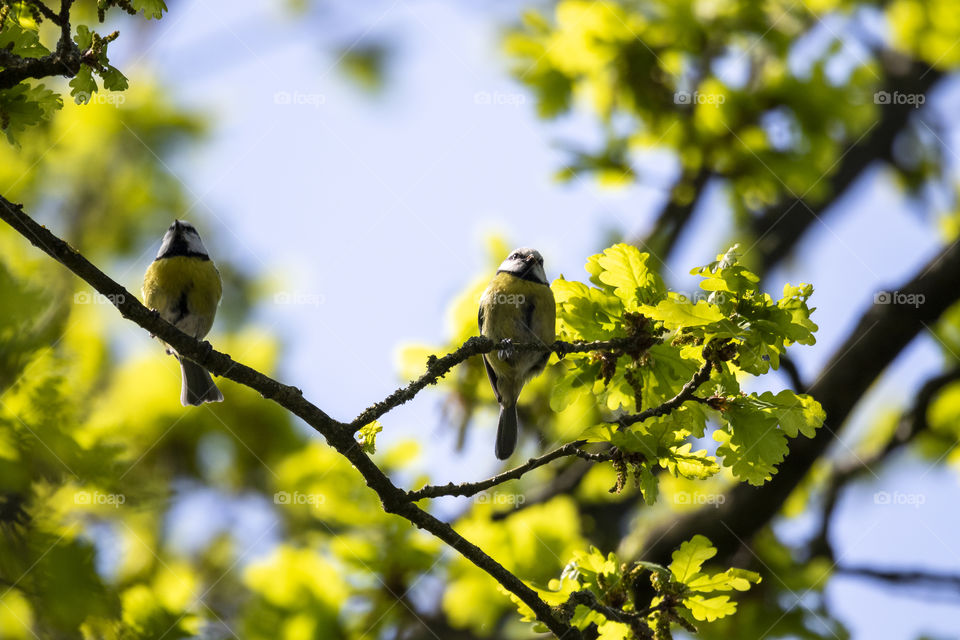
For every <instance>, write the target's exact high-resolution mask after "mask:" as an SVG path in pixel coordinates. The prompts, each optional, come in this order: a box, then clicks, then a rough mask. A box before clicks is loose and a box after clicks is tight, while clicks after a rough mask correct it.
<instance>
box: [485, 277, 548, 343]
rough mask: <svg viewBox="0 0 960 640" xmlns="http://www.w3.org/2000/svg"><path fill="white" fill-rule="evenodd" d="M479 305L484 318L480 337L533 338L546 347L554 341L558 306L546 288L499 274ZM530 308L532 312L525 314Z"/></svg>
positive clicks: (498, 338) (496, 338) (492, 281)
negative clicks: (543, 343) (545, 344)
mask: <svg viewBox="0 0 960 640" xmlns="http://www.w3.org/2000/svg"><path fill="white" fill-rule="evenodd" d="M480 305H481V307H482V308H483V313H484V317H485V320H484V328H483V335H485V336H487V337H488V338H492V339H494V340H500V339H503V338H511V339H514V340H529V339H531V338H536V339H538V340H541V341H543V342H545V343H547V344H549V343H551V342H553V341H554V340H555V339H556V337H555V335H556V314H557V306H556V302H555V301H554V298H553V291H551V290H550V287H549V286H547V285H543V284H540V283H537V282H531V281H529V280H524V279H522V278H518V277H516V276H514V275H511V274H509V273H498V274H497V275H495V276H494V277H493V280H491V281H490V286H489V287H487V290H486V291H485V292H484V293H483V297H482V298H481V300H480ZM531 305H532V306H533V312H532V313H529V314H528V311H529V307H530V306H531ZM528 315H529V317H528ZM528 322H529V324H528ZM531 333H532V334H533V335H530V334H531Z"/></svg>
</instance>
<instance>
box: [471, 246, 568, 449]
mask: <svg viewBox="0 0 960 640" xmlns="http://www.w3.org/2000/svg"><path fill="white" fill-rule="evenodd" d="M478 322H479V325H480V335H483V336H486V337H487V338H490V339H491V340H494V341H500V340H510V341H513V342H517V343H539V344H542V345H544V346H545V347H549V346H550V345H552V344H553V341H554V340H555V339H556V323H557V303H556V301H555V300H554V298H553V291H551V290H550V285H549V284H548V283H547V276H546V274H545V273H544V271H543V257H542V256H541V255H540V252H539V251H536V250H535V249H528V248H525V247H524V248H521V249H516V250H514V251H512V252H511V253H510V255H509V256H507V259H506V260H504V261H503V263H501V265H500V267H499V268H498V269H497V273H496V275H495V276H494V277H493V280H492V281H491V282H490V286H488V287H487V290H486V291H484V292H483V295H482V296H481V297H480V313H479V317H478ZM549 359H550V352H549V351H547V352H539V351H515V350H511V349H504V350H500V351H497V352H496V353H488V354H485V355H484V356H483V364H484V366H485V367H486V369H487V377H489V378H490V384H491V385H492V386H493V393H494V395H495V396H496V397H497V402H498V403H499V404H500V421H499V424H498V426H497V443H496V446H495V448H494V452H495V453H496V455H497V458H499V459H501V460H506V459H507V458H509V457H510V454H512V453H513V450H514V448H516V446H517V398H518V397H519V396H520V390H521V389H523V385H525V384H526V383H527V381H529V380H530V379H531V378H533V377H534V376H536V375H539V374H540V373H541V372H542V371H543V369H544V367H546V366H547V360H549Z"/></svg>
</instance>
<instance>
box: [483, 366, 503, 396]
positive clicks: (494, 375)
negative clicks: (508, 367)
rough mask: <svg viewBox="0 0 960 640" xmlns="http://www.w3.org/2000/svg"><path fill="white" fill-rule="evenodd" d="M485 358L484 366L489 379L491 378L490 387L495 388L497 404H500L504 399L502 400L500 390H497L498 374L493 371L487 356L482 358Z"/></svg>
mask: <svg viewBox="0 0 960 640" xmlns="http://www.w3.org/2000/svg"><path fill="white" fill-rule="evenodd" d="M480 357H481V358H483V366H484V367H485V368H486V370H487V377H488V378H490V386H491V387H493V395H495V396H496V397H497V402H498V403H499V402H500V401H501V400H502V399H501V398H500V390H499V389H498V388H497V373H496V372H495V371H494V370H493V367H491V366H490V362H489V361H488V360H487V356H486V355H483V356H480Z"/></svg>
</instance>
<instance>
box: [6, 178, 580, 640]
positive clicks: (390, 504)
mask: <svg viewBox="0 0 960 640" xmlns="http://www.w3.org/2000/svg"><path fill="white" fill-rule="evenodd" d="M0 219H2V220H4V221H5V222H7V224H9V225H10V226H11V227H13V229H14V230H16V231H17V232H18V233H20V234H21V235H22V236H23V237H25V238H26V239H27V240H29V241H30V242H31V243H32V244H33V245H34V246H36V247H37V248H39V249H40V250H41V251H43V252H44V253H46V254H47V255H49V256H50V257H52V258H53V259H55V260H56V261H58V262H60V263H61V264H63V265H64V266H65V267H67V268H68V269H69V270H70V271H72V272H73V273H74V274H76V275H77V276H79V277H80V278H81V279H82V280H83V281H85V282H86V283H88V284H89V285H91V286H92V287H93V288H94V289H96V290H97V291H98V292H99V293H101V294H103V295H104V296H106V297H107V299H108V300H110V301H111V302H113V304H114V305H115V306H116V307H117V309H118V310H119V311H120V314H121V315H122V316H123V317H124V318H126V319H128V320H130V321H131V322H133V323H135V324H137V325H139V326H140V327H141V328H143V329H145V330H147V331H148V332H150V333H151V334H153V335H155V336H157V337H158V338H160V339H161V340H163V341H164V342H166V343H167V344H169V345H170V346H171V347H173V349H174V350H176V351H177V353H178V354H180V355H181V356H183V357H186V358H188V359H190V360H192V361H194V362H196V363H197V364H199V365H201V366H203V367H204V368H205V369H207V370H208V371H210V372H211V373H213V374H216V375H218V376H222V377H224V378H228V379H230V380H233V381H234V382H237V383H239V384H242V385H245V386H247V387H249V388H251V389H253V390H255V391H258V392H259V393H260V394H262V395H263V397H264V398H268V399H270V400H273V401H274V402H276V403H277V404H279V405H280V406H281V407H283V408H284V409H286V410H288V411H290V412H291V413H293V414H294V415H296V416H298V417H299V418H301V419H302V420H303V421H304V422H306V423H307V424H308V425H310V426H311V427H312V428H313V429H315V430H316V431H317V432H318V433H320V434H321V435H322V436H323V437H324V438H326V440H327V443H328V444H329V445H330V446H332V447H333V448H334V449H336V450H337V452H338V453H340V454H341V455H343V456H344V457H346V458H347V459H348V460H349V461H350V462H351V464H353V466H354V467H356V469H357V471H358V472H360V474H361V475H362V476H363V479H364V481H365V482H366V484H367V486H368V487H370V488H371V489H373V490H374V491H375V492H376V493H377V496H378V497H379V498H380V500H381V503H382V506H383V509H384V511H386V512H387V513H392V514H395V515H398V516H401V517H403V518H405V519H407V520H409V521H410V522H411V523H412V524H413V525H414V526H416V527H418V528H421V529H425V530H426V531H429V532H430V533H431V534H433V535H434V536H436V537H437V538H439V539H440V540H442V541H444V542H445V543H447V544H448V545H449V546H451V547H453V548H454V549H455V550H456V551H457V552H459V553H460V554H461V555H463V556H464V557H465V558H466V559H467V560H469V561H470V562H472V563H473V564H475V565H476V566H477V567H479V568H480V569H482V570H483V571H485V572H487V573H488V574H490V576H492V577H493V578H494V579H495V580H496V581H497V582H499V583H500V584H501V585H503V587H504V588H505V589H507V590H508V591H510V592H511V593H513V594H514V595H516V596H517V597H518V598H519V599H520V600H521V601H522V602H523V603H524V604H526V605H527V606H529V607H530V608H531V610H532V611H533V612H534V615H536V617H537V619H538V620H540V621H541V622H543V624H544V625H546V626H547V628H549V629H550V631H551V632H553V633H554V635H556V636H557V637H558V638H561V639H563V640H579V639H580V638H581V637H582V636H581V634H580V632H579V630H577V629H575V628H573V627H571V626H570V625H569V624H567V623H566V622H563V621H562V620H560V619H559V618H558V617H557V615H556V613H555V612H554V610H553V609H552V608H551V607H550V605H548V604H547V603H546V602H544V601H543V600H542V599H541V598H540V596H539V595H537V593H536V592H535V591H534V590H533V589H531V588H530V587H529V586H527V585H526V584H525V583H524V582H523V581H522V580H520V578H518V577H517V576H516V575H514V574H513V573H511V572H510V571H508V570H507V569H506V568H505V567H504V566H503V565H501V564H500V563H499V562H497V561H496V560H494V559H493V558H491V557H490V556H489V555H487V554H486V553H485V552H484V551H483V550H482V549H481V548H480V547H478V546H476V545H475V544H473V543H472V542H470V541H468V540H467V539H466V538H464V537H463V536H461V535H460V534H459V533H457V532H456V531H454V530H453V527H451V526H450V525H449V524H448V523H446V522H443V521H441V520H439V519H437V518H436V517H434V516H432V515H431V514H429V513H427V512H426V511H424V510H423V509H420V508H419V507H417V506H416V505H415V504H413V503H412V502H410V501H409V500H408V499H407V494H406V493H404V491H403V490H401V489H399V488H398V487H397V486H396V485H394V484H393V483H392V482H391V481H390V479H389V478H388V477H387V476H386V475H385V474H384V473H383V471H382V470H381V469H380V468H379V467H378V466H377V465H376V464H374V462H373V461H372V460H371V459H370V457H369V456H368V455H367V454H366V453H365V452H364V451H363V450H362V449H361V447H360V445H359V444H358V443H357V441H356V440H355V439H354V436H353V430H352V429H351V427H350V425H347V424H344V423H342V422H339V421H337V420H334V419H333V418H331V417H330V416H328V415H327V414H326V413H324V412H323V411H322V410H321V409H320V408H318V407H317V406H315V405H314V404H312V403H311V402H310V401H308V400H307V399H305V398H304V397H303V393H302V392H301V391H300V390H299V389H297V388H295V387H291V386H289V385H285V384H283V383H280V382H278V381H276V380H274V379H273V378H270V377H269V376H267V375H264V374H263V373H260V372H259V371H257V370H255V369H252V368H251V367H248V366H246V365H244V364H241V363H239V362H237V361H235V360H233V359H232V358H231V357H230V356H229V355H227V354H225V353H221V352H219V351H216V350H214V349H213V348H212V347H211V346H210V344H209V343H207V342H205V341H200V340H196V339H194V338H192V337H190V336H188V335H187V334H185V333H183V332H182V331H180V330H179V329H177V328H176V327H174V326H173V325H172V324H170V323H168V322H167V321H165V320H164V319H163V318H161V317H160V315H159V314H157V313H156V312H154V311H151V310H150V309H147V308H146V307H145V306H143V305H142V304H141V303H140V301H139V300H137V299H136V297H134V296H133V295H131V294H130V292H128V291H127V290H126V289H124V288H123V287H122V286H120V285H119V284H118V283H117V282H115V281H114V280H113V279H111V278H110V277H109V276H107V275H106V274H105V273H104V272H103V271H101V270H100V269H98V268H97V267H96V266H95V265H94V264H92V263H91V262H90V261H89V260H87V259H86V258H85V257H84V256H83V255H81V254H80V253H79V252H78V251H76V250H75V249H74V248H73V247H71V246H70V245H69V244H67V243H66V242H64V241H63V240H62V239H60V238H59V237H57V236H56V235H54V234H53V233H51V232H50V231H49V230H48V229H47V228H46V227H44V226H42V225H40V224H38V223H37V222H36V221H34V220H33V219H32V218H30V217H29V216H27V215H26V214H25V213H23V211H22V205H16V204H13V203H12V202H10V201H9V200H7V199H6V198H4V197H3V196H0Z"/></svg>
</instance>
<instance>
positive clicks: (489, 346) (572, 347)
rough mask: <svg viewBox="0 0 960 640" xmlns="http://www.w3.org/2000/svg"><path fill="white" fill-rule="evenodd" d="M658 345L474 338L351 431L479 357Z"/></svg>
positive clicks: (643, 339) (648, 340) (641, 338)
mask: <svg viewBox="0 0 960 640" xmlns="http://www.w3.org/2000/svg"><path fill="white" fill-rule="evenodd" d="M657 342H659V339H657V338H654V337H652V336H649V335H638V336H630V337H624V338H612V339H610V340H598V341H595V342H564V341H562V340H557V341H556V342H554V343H552V344H544V343H542V342H537V343H534V342H530V343H514V342H511V341H509V340H503V341H500V342H494V341H493V340H491V339H490V338H486V337H484V336H474V337H472V338H470V339H468V340H467V341H466V342H464V343H463V344H462V345H461V346H460V347H459V348H458V349H456V350H455V351H453V352H451V353H448V354H446V355H445V356H441V357H437V356H430V357H429V358H428V359H427V371H426V372H425V373H424V374H423V375H422V376H420V377H419V378H417V379H416V380H414V381H413V382H411V383H410V384H408V385H407V386H405V387H401V388H399V389H397V390H396V391H394V392H393V393H391V394H390V395H389V396H388V397H387V398H386V399H385V400H383V401H381V402H377V403H376V404H373V405H371V406H370V407H368V408H366V409H364V411H363V413H361V414H360V415H359V416H357V417H356V418H355V419H354V420H353V422H351V423H350V428H351V429H353V430H354V431H357V430H359V429H360V428H362V427H363V426H364V425H367V424H370V423H371V422H373V421H374V420H376V419H377V418H379V417H380V416H382V415H383V414H385V413H387V412H388V411H390V410H391V409H393V408H394V407H397V406H399V405H401V404H403V403H405V402H407V401H409V400H412V399H413V397H414V396H416V395H417V394H418V393H420V391H422V390H423V389H424V388H426V387H427V386H429V385H432V384H437V382H438V381H439V380H440V378H442V377H443V376H445V375H446V374H447V373H449V372H450V370H451V369H453V368H454V367H455V366H457V365H458V364H460V363H461V362H463V361H465V360H467V359H469V358H471V357H473V356H476V355H480V354H484V353H491V352H493V351H501V350H507V349H509V350H512V351H534V352H540V353H556V354H557V355H558V356H560V357H561V358H562V357H563V356H565V355H567V354H570V353H590V352H591V351H614V352H620V351H623V352H626V353H629V354H640V353H643V352H644V351H646V350H647V349H649V348H650V347H651V346H653V345H654V344H656V343H657Z"/></svg>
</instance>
